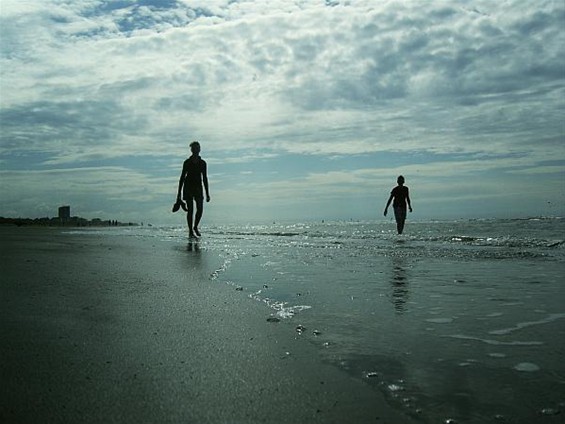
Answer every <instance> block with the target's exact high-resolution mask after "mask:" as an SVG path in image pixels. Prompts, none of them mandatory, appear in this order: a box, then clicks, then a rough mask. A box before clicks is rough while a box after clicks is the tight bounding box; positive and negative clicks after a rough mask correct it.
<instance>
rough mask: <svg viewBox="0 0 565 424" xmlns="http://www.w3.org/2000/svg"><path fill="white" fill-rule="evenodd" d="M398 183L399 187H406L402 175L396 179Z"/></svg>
mask: <svg viewBox="0 0 565 424" xmlns="http://www.w3.org/2000/svg"><path fill="white" fill-rule="evenodd" d="M396 182H397V183H398V185H404V177H403V176H402V175H399V176H398V178H397V179H396Z"/></svg>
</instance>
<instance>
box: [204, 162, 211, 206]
mask: <svg viewBox="0 0 565 424" xmlns="http://www.w3.org/2000/svg"><path fill="white" fill-rule="evenodd" d="M202 182H203V183H204V190H206V201H207V202H209V201H210V190H209V189H208V171H207V165H206V162H204V166H203V167H202Z"/></svg>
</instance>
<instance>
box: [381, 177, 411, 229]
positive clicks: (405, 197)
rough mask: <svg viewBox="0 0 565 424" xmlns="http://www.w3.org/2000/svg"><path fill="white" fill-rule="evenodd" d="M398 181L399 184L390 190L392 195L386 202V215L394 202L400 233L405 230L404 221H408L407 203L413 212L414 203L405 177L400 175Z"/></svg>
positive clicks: (395, 216)
mask: <svg viewBox="0 0 565 424" xmlns="http://www.w3.org/2000/svg"><path fill="white" fill-rule="evenodd" d="M396 182H397V183H398V185H397V186H396V187H394V188H393V189H392V191H391V192H390V197H389V198H388V201H387V202H386V207H385V216H386V214H387V213H388V207H389V206H390V203H391V202H393V200H394V202H393V203H392V208H393V209H394V218H395V219H396V230H397V231H398V234H402V232H403V231H404V222H405V221H406V204H408V208H409V210H410V212H412V205H411V204H410V193H409V191H408V187H406V186H405V185H404V177H403V176H402V175H400V176H399V177H398V178H397V180H396Z"/></svg>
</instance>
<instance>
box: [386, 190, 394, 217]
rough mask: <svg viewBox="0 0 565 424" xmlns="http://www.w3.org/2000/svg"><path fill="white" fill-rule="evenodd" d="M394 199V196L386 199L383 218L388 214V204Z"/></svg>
mask: <svg viewBox="0 0 565 424" xmlns="http://www.w3.org/2000/svg"><path fill="white" fill-rule="evenodd" d="M393 198H394V195H392V194H391V195H390V197H389V198H388V201H387V202H386V206H385V216H386V214H387V213H388V207H389V206H390V202H392V199H393Z"/></svg>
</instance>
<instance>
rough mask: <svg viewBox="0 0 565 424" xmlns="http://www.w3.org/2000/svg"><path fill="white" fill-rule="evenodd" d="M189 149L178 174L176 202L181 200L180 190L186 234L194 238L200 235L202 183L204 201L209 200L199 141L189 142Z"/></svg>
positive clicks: (206, 177)
mask: <svg viewBox="0 0 565 424" xmlns="http://www.w3.org/2000/svg"><path fill="white" fill-rule="evenodd" d="M190 150H191V152H192V155H191V156H190V157H189V158H188V159H187V160H185V161H184V163H183V165H182V173H181V175H180V179H179V189H178V192H177V202H182V201H181V191H182V197H183V199H184V201H185V202H186V206H187V213H186V222H187V224H188V234H189V237H190V238H194V237H195V236H197V237H200V231H198V224H200V220H201V219H202V213H203V211H204V194H203V192H202V183H204V189H205V190H206V202H209V201H210V191H209V189H208V174H207V169H206V162H205V161H204V160H203V159H202V158H201V157H200V143H199V142H198V141H193V142H192V143H190ZM193 202H194V203H195V204H196V215H195V216H194V226H193V219H192V214H193V213H194V204H193Z"/></svg>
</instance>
